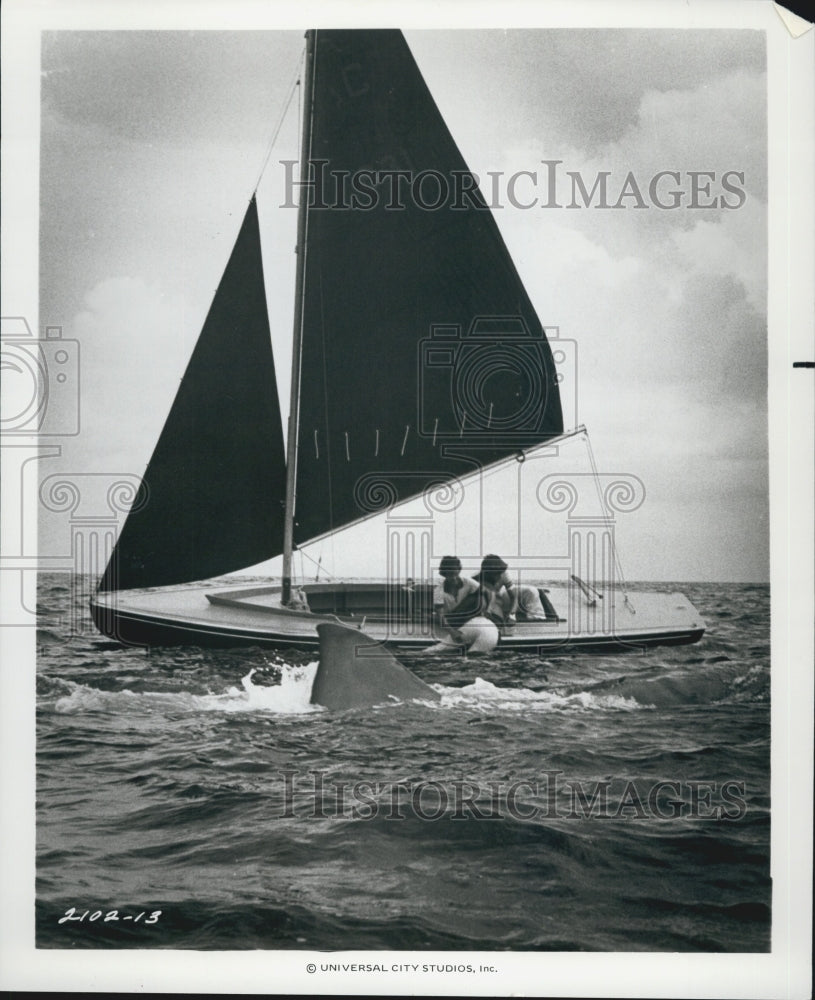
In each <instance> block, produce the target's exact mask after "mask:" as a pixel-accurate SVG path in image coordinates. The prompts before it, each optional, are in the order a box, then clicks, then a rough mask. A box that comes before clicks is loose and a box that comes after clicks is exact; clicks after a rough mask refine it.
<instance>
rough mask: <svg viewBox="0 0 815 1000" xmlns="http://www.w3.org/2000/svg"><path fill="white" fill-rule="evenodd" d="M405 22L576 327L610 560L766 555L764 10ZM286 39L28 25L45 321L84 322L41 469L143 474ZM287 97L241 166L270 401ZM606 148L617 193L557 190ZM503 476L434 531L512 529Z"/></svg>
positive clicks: (545, 312)
mask: <svg viewBox="0 0 815 1000" xmlns="http://www.w3.org/2000/svg"><path fill="white" fill-rule="evenodd" d="M405 37H406V39H407V42H408V44H409V45H410V47H411V50H412V51H413V54H414V56H415V58H416V61H417V63H418V65H419V68H420V70H421V72H422V73H423V75H424V77H425V80H426V82H427V83H428V85H429V87H430V90H431V92H432V93H433V96H434V98H435V100H436V103H437V104H438V106H439V109H440V110H441V112H442V114H443V116H444V118H445V120H446V122H447V124H448V127H449V128H450V131H451V132H452V134H453V136H454V138H455V140H456V142H457V143H458V145H459V148H460V150H461V151H462V153H463V155H464V158H465V160H466V161H467V163H468V165H469V166H470V168H471V169H472V170H473V171H474V172H475V173H476V174H477V175H479V176H480V177H482V178H486V177H488V176H489V175H490V173H491V172H492V173H497V174H499V177H498V189H499V194H498V201H499V202H500V207H497V208H496V209H495V216H496V219H497V222H498V225H499V228H500V229H501V232H502V234H503V236H504V239H505V241H506V243H507V246H508V248H509V251H510V253H511V255H512V257H513V259H514V261H515V264H516V266H517V268H518V271H519V273H520V276H521V278H522V280H523V282H524V284H525V286H526V288H527V291H528V292H529V295H530V298H531V299H532V302H533V304H534V306H535V308H536V311H537V313H538V316H539V317H540V319H541V322H542V323H543V324H544V326H547V327H550V326H551V327H557V328H559V333H560V337H561V338H563V339H565V340H568V341H569V342H572V343H574V344H575V345H576V352H577V366H576V390H575V391H574V392H567V393H565V396H566V402H567V406H566V410H567V414H566V417H565V423H566V425H567V426H572V425H574V424H576V423H582V424H585V425H586V426H587V427H588V430H589V433H590V437H591V443H592V447H593V451H594V455H595V457H596V461H597V465H598V468H599V469H600V471H601V472H603V473H604V474H624V475H628V476H632V477H636V478H637V480H639V481H641V483H642V484H643V488H644V502H643V503H642V505H641V506H640V507H639V508H638V509H637V510H636V511H634V512H632V513H626V514H620V515H619V516H618V519H617V524H616V537H617V542H618V547H619V552H620V559H621V563H622V565H623V567H624V572H625V575H626V577H627V578H628V579H629V580H678V581H681V580H686V581H693V580H721V581H763V580H766V579H768V577H769V554H768V553H769V547H768V546H769V542H768V540H769V515H768V465H767V463H768V445H767V319H766V317H767V279H766V271H767V164H766V144H767V126H766V54H765V41H764V35H763V33H762V32H759V31H752V30H732V31H729V30H715V31H714V30H706V31H693V30H687V31H673V30H667V29H664V30H626V29H619V30H587V29H581V30H569V29H557V30H514V31H501V30H472V31H423V30H411V31H405ZM302 46H303V37H302V32H300V31H288V32H268V31H263V32H260V31H258V32H255V31H242V32H201V31H198V32H195V31H135V32H134V31H130V32H121V31H110V32H69V31H59V32H47V33H45V34H44V36H43V46H42V103H41V147H40V157H41V173H40V290H41V291H40V325H41V327H45V326H46V325H57V326H61V327H62V330H63V338H65V339H72V340H76V341H78V342H79V346H80V357H81V382H80V392H79V397H78V405H79V412H80V433H79V434H78V435H76V436H74V437H72V438H65V439H64V440H63V447H62V454H61V455H60V456H59V457H56V458H53V459H49V460H48V464H47V467H46V463H45V462H43V463H42V474H43V475H46V474H48V475H51V474H54V473H56V472H61V473H65V474H74V475H77V474H86V473H100V474H102V473H123V472H128V473H132V474H135V475H141V474H142V473H143V471H144V468H145V466H146V464H147V461H148V459H149V457H150V453H151V451H152V448H153V446H154V444H155V442H156V440H157V437H158V434H159V432H160V430H161V427H162V425H163V423H164V420H165V418H166V415H167V412H168V410H169V407H170V404H171V402H172V398H173V395H174V393H175V389H176V387H177V385H178V380H179V379H180V377H181V375H182V374H183V371H184V367H185V365H186V361H187V360H188V358H189V355H190V353H191V351H192V349H193V346H194V343H195V339H196V337H197V335H198V333H199V331H200V328H201V325H202V323H203V320H204V318H205V316H206V312H207V309H208V307H209V304H210V302H211V299H212V295H213V293H214V291H215V288H216V286H217V283H218V280H219V278H220V275H221V272H222V270H223V267H224V265H225V263H226V260H227V257H228V255H229V252H230V250H231V247H232V243H233V241H234V239H235V236H236V234H237V230H238V227H239V225H240V221H241V219H242V216H243V212H244V210H245V207H246V204H247V202H248V199H249V197H250V195H251V193H252V190H253V189H254V187H255V184H256V183H257V179H258V175H259V172H260V169H261V165H262V164H263V161H264V158H265V155H266V152H267V147H268V144H269V141H270V139H271V137H272V135H273V133H274V131H275V127H276V125H277V123H278V121H279V119H280V115H281V111H282V109H283V107H284V105H285V102H286V99H287V97H288V96H289V93H290V87H291V83H292V80H293V79H294V77H295V75H296V72H297V67H298V63H299V60H300V58H301V53H302ZM297 103H298V96H297V94H296V93H295V95H294V97H293V100H292V103H291V106H290V109H289V114H288V116H286V117H285V118H284V120H283V125H282V127H281V129H280V133H279V136H278V140H277V143H276V145H275V147H274V149H273V150H272V153H271V156H270V158H269V161H268V165H267V167H266V170H265V172H264V174H263V177H262V179H261V182H260V185H259V187H258V205H259V211H260V216H261V227H262V240H263V255H264V270H265V275H266V284H267V300H268V302H269V312H270V322H271V328H272V337H273V345H274V350H275V359H276V365H277V369H278V382H279V389H280V395H281V398H282V399H284V400H287V398H288V369H289V357H290V346H289V345H290V338H291V316H292V302H293V282H294V254H293V252H292V251H293V247H294V243H295V227H296V213H295V212H294V211H293V210H292V209H287V208H280V207H279V206H280V205H281V204H282V203H283V202H284V201H285V188H284V178H285V174H284V168H283V167H282V166H281V161H283V160H286V159H295V158H296V157H297V152H298V135H297ZM542 161H560V163H559V166H558V167H557V177H558V186H557V198H556V204H557V205H559V206H563V207H543V203H544V202H545V201H546V198H547V192H548V188H547V179H548V175H547V168H546V167H545V166H544V164H543V162H542ZM520 171H527V172H530V173H533V174H536V175H537V176H536V178H532V177H530V176H529V174H524V175H519V176H518V180H517V182H516V187H515V190H514V195H515V201H516V204H515V205H513V204H511V202H510V200H509V197H508V191H507V187H506V184H507V178H509V177H510V176H511V175H512V174H515V173H518V172H520ZM602 171H605V172H607V189H608V203H609V205H613V204H615V203H617V202H618V200H619V203H620V207H619V208H612V207H609V208H597V207H581V206H580V204H579V201H578V207H575V208H571V209H570V208H568V207H566V206H568V205H569V204H570V202H571V200H572V187H571V183H572V182H571V180H570V177H569V174H568V172H572V173H577V174H579V175H580V177H581V178H582V179H583V181H584V183H585V185H586V187H587V188H588V189H589V190H590V189H591V186H592V184H593V183H594V181H595V180H596V178H597V176H598V173H599V172H602ZM661 171H672V172H677V173H678V174H679V181H678V183H677V182H675V178H673V177H670V176H667V177H666V176H663V177H662V179H661V180H660V181H659V184H658V187H657V189H656V190H657V197H658V198H660V199H661V200H662V201H663V203H669V204H670V203H671V200H672V197H673V196H671V194H670V192H671V191H672V190H676V191H679V194H678V195H676V196H675V197H676V199H677V200H678V201H679V205H678V207H677V208H675V209H662V208H659V207H658V206H656V205H655V204H654V203H653V198H652V197H651V195H650V193H649V184H650V183H651V181H652V179H653V178H654V177H655V176H656V175H658V174H660V172H661ZM694 171H696V172H707V173H708V174H713V175H714V176H713V178H709V177H708V178H707V179H705V178H701V180H700V182H699V183H701V185H702V189H701V192H699V193H697V195H696V198H695V200H696V202H697V203H698V204H697V205H696V206H692V205H691V202H692V201H693V200H694V196H693V193H692V184H693V177H692V172H694ZM631 177H633V182H632V181H631V180H629V181H628V191H629V194H628V196H627V197H624V198H622V199H620V197H619V196H620V194H621V193H622V192H623V190H624V188H625V185H626V179H627V178H631ZM723 178H729V184H730V188H731V190H730V191H729V192H728V190H727V189H726V188H725V187H723V186H722V184H723ZM632 183H633V184H634V185H635V186H636V188H637V190H639V191H640V192H641V193H642V195H643V198H642V199H639V198H637V196H636V195H634V194H632V193H631V185H632ZM706 184H709V185H710V187H709V190H708V189H706V188H705V185H706ZM482 188H483V190H484V193H485V197H486V198H487V200H488V201H491V200H492V197H491V192H490V189H489V187H488V185H486V184H485V185H482ZM722 195H724V196H725V197H726V200H727V202H728V204H729V205H730V206H732V207H722V205H721V200H720V196H722ZM536 196H537V198H538V203H537V204H536V205H534V206H532V207H519V206H521V205H522V204H525V203H527V202H529V201H531V200H532V199H533V198H534V197H536ZM713 199H715V200H716V207H712V208H705V207H699V205H704V204H706V203H708V202H709V201H711V200H713ZM596 201H597V199H596V198H595V201H594V202H593V205H595V204H596ZM638 203H639V204H638ZM643 203H644V205H643ZM372 377H375V376H374V375H372ZM62 405H65V406H73V405H75V404H74V403H73V402H65V403H63V404H62ZM578 447H579V443H578ZM578 460H580V461H585V456H584V457H583V458H580V459H578V458H575V461H576V462H577V461H578ZM575 467H577V466H575ZM514 475H515V472H514V471H512V470H510V478H508V479H507V480H506V481H505V482H502V483H498V484H497V485H496V487H495V488H494V489H492V493H491V497H492V499H491V500H490V501H489V503H488V504H487V505H486V506H485V507H484V508H483V510H481V511H480V514H479V516H480V517H481V518H482V519H485V523H484V524H483V525H482V528H481V535H480V536H479V537H476V536H473V537H469V536H467V529H466V527H465V526H464V524H463V520H464V519H465V518H466V511H464V510H460V511H459V512H458V513H457V515H456V517H457V522H456V525H455V526H453V527H450V526H448V529H449V530H448V529H445V528H444V527H443V526H442V527H440V539H442V538H443V539H444V542H445V543H447V542H448V541H449V543H450V544H451V545H453V544H458V545H459V546H461V545H464V544H465V542H464V541H463V539H464V538H465V537H466V538H467V541H466V545H467V546H469V548H467V553H468V554H471V555H474V554H475V553H476V550H477V548H478V546H479V544H481V545H483V546H484V547H485V551H504V552H509V551H512V549H513V546H516V545H517V544H518V543H519V541H518V538H517V537H516V534H517V533H515V534H513V532H514V528H513V527H512V526H513V525H514V523H515V522H516V520H517V519H516V518H515V517H514V516H513V505H515V506H517V505H518V504H519V503H520V504H521V505H523V504H525V503H526V502H527V500H528V498H527V499H524V497H525V494H523V495H520V494H519V495H514V496H513V489H514V487H513V482H514V480H513V479H512V478H511V477H512V476H514ZM521 493H523V491H521ZM40 526H41V533H40V551H41V553H43V552H47V553H49V554H50V553H53V554H57V553H58V552H59V551H64V549H65V546H66V537H67V536H66V531H67V526H66V521H65V517H64V516H62V517H60V516H59V515H51V514H48V513H47V512H43V514H42V516H41V520H40ZM445 531H447V534H445ZM451 531H452V534H450V532H451ZM384 541H385V535H384V528H383V527H382V525H381V524H380V525H378V526H377V525H374V524H373V523H370V522H369V523H367V524H366V525H363V526H360V527H358V528H354V529H350V530H349V531H348V532H346V533H345V535H344V536H343V537H341V538H338V539H335V540H334V541H333V542H332V543H331V544H330V545H329V544H326V545H323V546H321V547H320V548H319V550H318V549H316V548H315V549H314V551H312V552H310V555H311V557H312V558H314V559H315V560H317V559H322V560H323V565H324V566H325V567H326V568H327V569H328V570H329V571H330V572H332V573H334V574H335V575H342V574H346V575H351V576H376V575H381V574H382V568H383V567H382V549H383V547H384ZM278 565H279V561H276V562H274V563H273V564H272V566H271V567H270V571H271V572H275V571H276V570H277V566H278Z"/></svg>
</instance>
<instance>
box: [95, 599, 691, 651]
mask: <svg viewBox="0 0 815 1000" xmlns="http://www.w3.org/2000/svg"><path fill="white" fill-rule="evenodd" d="M303 590H304V591H305V592H306V594H307V596H308V600H309V605H310V607H312V608H313V609H314V610H313V611H293V610H290V609H288V608H284V607H281V604H280V588H279V587H273V586H258V585H256V584H255V585H247V586H244V587H239V588H229V589H221V588H218V587H217V586H216V585H213V584H212V583H209V584H207V583H202V584H197V585H186V586H182V587H161V588H151V589H145V590H129V591H115V592H108V593H99V594H97V595H95V596H94V598H93V599H92V601H91V612H92V614H93V618H94V621H95V623H96V626H97V628H99V630H100V631H101V632H103V633H104V634H105V635H107V636H109V637H110V638H112V639H114V640H117V641H120V642H123V643H127V644H136V645H148V646H162V645H176V644H179V643H181V644H186V645H196V646H220V647H223V646H247V645H259V646H266V647H271V648H277V649H286V648H289V649H305V650H309V649H314V650H316V649H317V648H318V646H319V639H318V636H317V626H318V625H320V624H321V623H324V622H337V621H339V622H341V623H342V624H344V625H350V626H352V627H358V628H360V629H364V631H365V633H366V635H368V636H370V637H371V638H372V639H375V640H378V641H380V642H383V643H386V644H387V645H389V646H391V647H394V648H401V649H410V650H414V651H416V652H420V651H421V650H422V649H423V648H426V647H428V646H431V645H433V644H435V643H436V642H437V641H438V639H439V638H440V636H439V635H438V634H437V633H436V632H435V631H434V629H433V628H432V626H431V624H430V620H429V618H430V616H429V614H428V605H429V595H430V589H429V588H428V587H417V588H416V589H415V591H413V592H411V593H408V592H406V591H405V589H404V588H400V587H392V586H386V585H385V584H310V585H306V586H305V587H304V588H303ZM548 596H549V599H550V601H551V602H552V604H553V605H554V607H555V609H556V611H557V614H558V618H557V619H556V620H555V619H552V620H548V621H534V622H517V623H515V624H514V625H512V626H510V627H508V628H507V629H506V630H505V631H504V634H503V635H502V636H501V640H500V643H499V647H498V648H499V650H501V649H503V650H526V651H529V652H536V651H539V652H540V653H542V654H546V655H551V654H555V653H558V652H569V651H572V650H578V649H579V650H593V651H598V652H600V651H614V650H616V651H619V652H625V651H626V650H631V649H632V648H633V649H636V648H642V647H644V646H655V645H679V644H684V643H692V642H698V641H699V639H701V638H702V635H703V634H704V631H705V624H704V622H703V621H702V618H701V617H700V615H699V612H698V611H697V610H696V609H695V608H694V607H693V605H692V604H691V603H690V602H689V601H688V599H687V598H686V597H685V596H684V595H683V594H681V593H667V594H666V593H655V592H653V591H637V592H633V593H631V594H630V595H629V601H628V602H626V600H625V598H624V595H623V594H622V593H621V592H620V591H619V590H612V589H607V590H606V591H604V592H603V597H602V598H600V599H597V600H596V601H595V602H594V603H593V604H592V603H590V602H589V600H588V599H587V598H586V597H585V596H584V594H583V593H582V591H581V590H580V589H579V588H577V587H573V588H572V587H556V586H553V587H551V588H550V589H549V594H548Z"/></svg>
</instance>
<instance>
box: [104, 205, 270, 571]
mask: <svg viewBox="0 0 815 1000" xmlns="http://www.w3.org/2000/svg"><path fill="white" fill-rule="evenodd" d="M284 480H285V457H284V449H283V433H282V425H281V419H280V408H279V404H278V398H277V385H276V380H275V370H274V361H273V358H272V346H271V336H270V330H269V320H268V311H267V306H266V293H265V289H264V283H263V266H262V260H261V247H260V230H259V224H258V214H257V206H256V203H255V199H254V197H253V198H252V200H251V202H250V204H249V207H248V209H247V211H246V215H245V217H244V220H243V223H242V225H241V229H240V232H239V234H238V237H237V240H236V242H235V246H234V249H233V251H232V254H231V256H230V259H229V262H228V263H227V266H226V269H225V271H224V274H223V277H222V279H221V281H220V283H219V285H218V289H217V291H216V293H215V297H214V299H213V302H212V305H211V307H210V310H209V313H208V315H207V318H206V321H205V322H204V326H203V329H202V331H201V334H200V336H199V339H198V342H197V344H196V347H195V350H194V351H193V354H192V357H191V358H190V361H189V364H188V366H187V370H186V372H185V374H184V378H183V379H182V381H181V385H180V386H179V389H178V392H177V394H176V398H175V401H174V403H173V406H172V409H171V410H170V414H169V416H168V418H167V421H166V423H165V425H164V429H163V430H162V433H161V436H160V438H159V441H158V444H157V445H156V448H155V450H154V452H153V455H152V457H151V459H150V462H149V464H148V466H147V469H146V471H145V474H144V477H143V481H142V492H141V497H140V500H139V503H137V504H136V505H134V508H133V509H132V510H131V512H130V514H129V515H128V518H127V521H126V522H125V525H124V528H123V529H122V532H121V535H120V537H119V540H118V542H117V544H116V548H115V550H114V553H113V555H112V557H111V560H110V563H109V564H108V567H107V569H106V571H105V574H104V576H103V578H102V580H101V582H100V584H99V589H100V590H103V591H106V590H127V589H131V588H137V587H153V586H162V585H166V584H175V583H185V582H188V581H191V580H203V579H207V578H209V577H213V576H219V575H221V574H223V573H229V572H231V571H233V570H237V569H242V568H244V567H246V566H250V565H253V564H254V563H257V562H260V561H261V560H263V559H266V558H270V557H271V556H274V555H277V554H278V553H279V552H280V551H281V547H282V533H283V503H284V485H285V483H284Z"/></svg>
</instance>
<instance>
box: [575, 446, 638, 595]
mask: <svg viewBox="0 0 815 1000" xmlns="http://www.w3.org/2000/svg"><path fill="white" fill-rule="evenodd" d="M583 440H584V441H585V443H586V451H587V453H588V456H589V462H590V463H591V471H592V477H593V478H594V486H595V488H596V490H597V499H598V500H599V501H600V511H601V517H602V518H603V520H604V521H605V524H606V530H607V531H608V537H609V541H610V542H611V554H612V556H613V557H614V565H615V566H616V568H617V572H618V573H619V575H620V583H621V584H622V590H623V600H624V601H625V604H626V606H627V608H628V610H629V611H630V612H631V613H632V614H636V611H635V610H634V605H633V604H632V603H631V601H630V600H629V597H628V585H627V583H626V580H625V574H624V573H623V567H622V563H621V562H620V557H619V555H618V553H617V544H616V542H615V540H614V531H613V527H612V523H611V522H612V519H611V518H610V517H609V515H608V513H607V507H606V502H605V499H604V498H603V491H602V490H601V489H600V474H599V472H598V471H597V463H596V462H595V460H594V449H593V448H592V446H591V441H590V440H589V435H588V432H586V431H584V432H583Z"/></svg>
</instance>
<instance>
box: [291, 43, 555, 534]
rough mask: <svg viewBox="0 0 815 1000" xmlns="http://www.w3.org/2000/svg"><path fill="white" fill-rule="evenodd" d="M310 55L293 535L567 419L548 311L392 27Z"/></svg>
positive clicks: (467, 467) (506, 449) (522, 444)
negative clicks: (533, 297) (544, 319)
mask: <svg viewBox="0 0 815 1000" xmlns="http://www.w3.org/2000/svg"><path fill="white" fill-rule="evenodd" d="M315 67H316V68H315V75H314V81H313V88H314V100H313V113H312V116H311V119H310V126H311V175H310V177H309V180H310V181H312V182H313V183H312V185H311V187H310V188H308V189H302V193H301V197H306V198H307V204H308V209H307V243H306V247H307V256H306V263H305V273H304V285H305V293H304V297H303V349H302V363H301V364H302V367H301V379H300V408H299V435H298V458H297V470H296V472H297V500H296V507H295V528H294V539H295V542H296V543H300V544H303V543H305V542H307V541H309V540H310V539H313V538H315V537H319V536H321V535H323V534H325V533H328V532H330V531H332V530H334V529H337V528H340V527H342V526H344V525H346V524H349V523H351V522H353V521H356V520H358V519H360V518H361V517H364V516H366V515H368V514H370V513H371V512H372V511H374V510H376V509H378V508H379V509H381V508H383V507H386V506H389V505H390V504H392V503H393V502H395V501H398V500H403V499H406V498H409V497H411V496H413V495H416V494H419V493H421V492H423V491H424V490H425V489H427V488H429V487H431V486H432V485H433V484H435V483H441V482H444V481H447V480H449V479H450V478H452V477H454V476H461V475H464V474H466V473H467V472H469V471H472V470H473V469H476V468H478V467H479V466H482V465H486V464H488V463H491V462H495V461H497V460H499V459H502V458H505V457H506V456H508V455H512V454H513V453H517V452H518V451H519V450H520V449H522V448H526V447H530V446H532V445H534V444H536V443H539V442H541V441H543V440H546V439H547V438H549V437H552V436H555V435H558V434H560V433H562V430H563V420H562V415H561V407H560V398H559V392H558V388H557V381H556V373H555V366H554V363H553V359H552V354H551V351H550V348H549V345H548V344H547V342H546V339H545V336H544V333H543V329H542V327H541V323H540V321H539V319H538V317H537V315H536V314H535V310H534V308H533V307H532V304H531V302H530V300H529V297H528V296H527V294H526V291H525V290H524V288H523V285H522V284H521V281H520V279H519V277H518V274H517V272H516V270H515V267H514V265H513V263H512V260H511V259H510V256H509V253H508V252H507V249H506V246H505V245H504V241H503V239H502V238H501V235H500V233H499V231H498V228H497V226H496V223H495V221H494V219H493V217H492V215H491V213H490V211H489V210H488V208H487V207H486V205H485V203H484V201H483V198H482V197H481V195H480V194H479V193H478V191H477V189H475V183H474V181H473V178H472V175H471V174H470V172H469V170H468V168H467V165H466V163H465V162H464V160H463V158H462V156H461V154H460V153H459V151H458V149H457V147H456V144H455V142H454V141H453V139H452V137H451V135H450V133H449V131H448V129H447V126H446V125H445V123H444V121H443V119H442V117H441V115H440V113H439V111H438V109H437V107H436V105H435V103H434V101H433V99H432V97H431V95H430V92H429V91H428V89H427V87H426V85H425V83H424V80H423V79H422V76H421V74H420V73H419V70H418V68H417V66H416V63H415V62H414V60H413V57H412V55H411V53H410V50H409V49H408V47H407V44H406V42H405V40H404V38H403V37H402V34H401V32H399V31H364V30H353V31H318V32H317V33H316V55H315ZM308 124H309V122H308V121H307V127H308Z"/></svg>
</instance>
